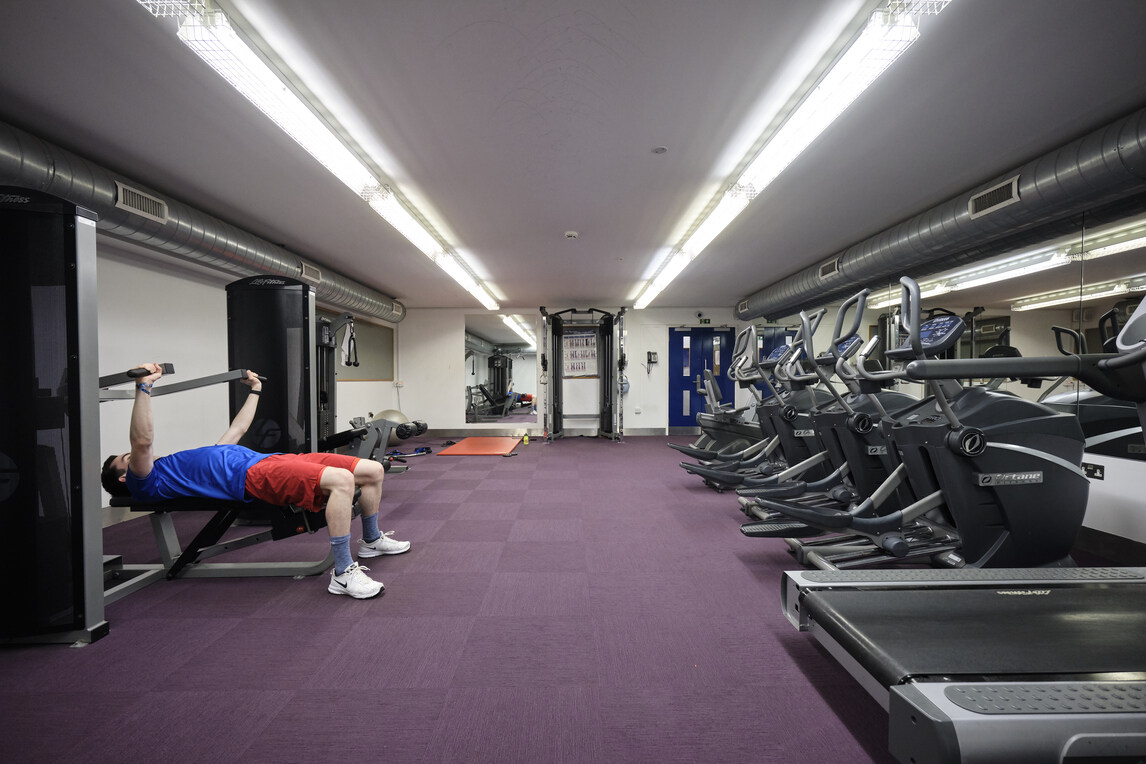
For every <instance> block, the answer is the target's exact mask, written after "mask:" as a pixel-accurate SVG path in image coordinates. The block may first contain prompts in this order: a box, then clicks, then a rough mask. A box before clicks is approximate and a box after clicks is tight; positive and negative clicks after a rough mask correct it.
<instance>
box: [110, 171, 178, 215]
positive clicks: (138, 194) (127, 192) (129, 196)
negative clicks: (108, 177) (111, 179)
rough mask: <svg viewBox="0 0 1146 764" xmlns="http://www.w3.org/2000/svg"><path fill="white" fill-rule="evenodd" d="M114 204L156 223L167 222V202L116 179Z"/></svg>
mask: <svg viewBox="0 0 1146 764" xmlns="http://www.w3.org/2000/svg"><path fill="white" fill-rule="evenodd" d="M115 206H116V208H118V209H121V210H127V211H128V212H130V213H132V214H134V215H139V216H140V217H143V218H147V219H148V220H154V221H155V222H156V223H166V222H167V202H165V201H163V200H162V199H160V198H159V197H156V196H152V195H151V194H147V193H144V192H143V191H140V190H139V189H138V188H132V187H131V186H127V185H124V184H123V183H121V182H120V181H118V180H117V181H116V182H115Z"/></svg>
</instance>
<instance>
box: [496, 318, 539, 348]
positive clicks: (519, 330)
mask: <svg viewBox="0 0 1146 764" xmlns="http://www.w3.org/2000/svg"><path fill="white" fill-rule="evenodd" d="M501 320H502V321H504V322H505V325H506V326H508V327H509V328H510V329H512V330H513V331H514V332H515V333H516V334H517V336H518V337H521V339H523V340H525V342H526V343H527V344H528V345H529V346H530V347H531V348H536V347H537V338H535V337H534V336H533V332H531V331H529V330H528V329H526V328H525V324H524V323H523V322H522V320H521V318H520V317H519V316H502V317H501Z"/></svg>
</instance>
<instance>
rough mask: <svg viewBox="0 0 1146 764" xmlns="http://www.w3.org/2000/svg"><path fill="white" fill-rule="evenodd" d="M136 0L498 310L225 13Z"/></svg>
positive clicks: (191, 4) (197, 0) (192, 1)
mask: <svg viewBox="0 0 1146 764" xmlns="http://www.w3.org/2000/svg"><path fill="white" fill-rule="evenodd" d="M138 2H139V4H140V5H142V6H144V7H145V8H146V9H147V10H148V11H150V12H151V13H152V14H153V15H155V16H156V17H176V18H181V19H182V21H181V22H180V25H179V32H178V36H179V39H180V40H182V41H183V42H184V43H185V44H186V45H187V47H189V48H190V49H191V50H192V51H194V53H195V54H196V55H197V56H199V58H201V59H202V60H203V61H204V62H206V63H207V64H208V65H209V66H210V67H211V68H212V69H214V70H215V71H216V72H217V73H218V74H219V76H221V77H222V78H223V79H225V80H226V81H227V82H228V83H230V85H231V86H232V87H234V88H235V89H236V90H237V91H239V92H240V93H241V94H242V95H243V96H244V97H245V98H246V99H247V100H248V101H250V102H251V103H252V104H254V105H255V106H256V107H257V108H258V109H259V110H260V111H261V112H263V113H264V114H266V115H267V117H269V118H270V119H271V121H273V122H274V123H275V124H276V125H278V126H279V127H280V128H282V130H283V131H284V132H285V133H286V134H287V135H289V136H290V137H291V138H293V139H294V140H295V142H297V143H298V144H299V146H301V147H302V148H303V149H305V150H306V151H307V152H308V153H309V154H310V155H311V156H313V157H314V158H315V159H316V160H318V162H319V163H320V164H322V166H323V167H325V168H326V169H327V170H329V171H330V172H331V173H332V174H333V175H334V176H335V177H336V178H338V179H339V180H340V181H342V183H344V184H345V185H346V186H347V187H348V188H350V189H351V190H352V191H353V192H354V193H355V194H357V195H358V196H360V197H361V198H362V199H364V200H365V201H366V202H367V203H368V204H369V205H370V207H371V208H372V209H373V210H374V211H375V212H377V213H378V214H379V215H380V216H381V217H382V219H383V220H385V221H386V222H387V223H389V224H390V225H391V226H392V227H393V228H394V229H395V230H396V231H398V233H400V234H402V236H404V237H405V238H406V239H407V240H408V241H409V242H410V243H411V244H413V245H414V246H415V247H417V248H418V250H419V251H421V252H422V253H423V254H425V255H426V256H427V257H429V258H430V259H431V260H433V261H434V262H435V263H437V264H438V265H439V266H440V267H441V268H442V270H444V271H445V272H446V273H447V274H449V275H450V277H451V278H453V279H454V281H457V282H458V283H459V284H461V285H462V287H464V288H465V290H466V291H467V292H469V293H470V294H471V295H473V296H474V297H475V298H476V299H477V300H478V302H480V303H481V304H482V305H483V306H485V307H486V308H488V309H489V310H497V308H498V305H497V301H496V300H494V299H493V297H492V295H491V294H490V292H489V289H488V288H487V287H486V286H485V285H484V284H481V283H479V281H478V279H477V278H476V277H475V276H474V274H473V272H472V271H471V270H470V268H469V267H468V266H467V265H466V264H465V263H464V261H462V259H461V258H460V257H457V255H456V253H453V252H451V251H450V249H449V248H448V247H447V246H445V245H444V244H443V243H442V242H441V241H440V240H439V239H438V237H437V236H435V234H434V233H433V232H432V231H430V230H429V229H428V228H427V227H426V226H425V225H423V224H422V223H421V222H420V221H419V220H418V217H417V216H416V215H415V213H416V210H415V211H413V212H412V211H411V210H412V206H410V205H409V204H408V202H404V201H403V200H401V199H399V198H398V196H399V195H398V194H397V193H396V192H395V191H394V189H392V188H391V187H390V186H388V185H385V184H384V183H382V182H381V181H380V180H379V179H378V178H377V177H376V175H375V173H374V172H373V171H372V170H371V169H370V168H368V167H367V166H366V165H365V164H363V162H362V160H360V159H359V158H358V156H357V155H355V154H354V152H352V151H351V150H350V149H348V148H347V147H346V145H345V144H344V143H343V142H342V140H341V139H339V138H338V137H337V136H336V135H335V134H334V133H333V132H332V131H331V130H330V129H329V128H328V127H327V126H326V124H324V123H323V121H322V120H320V119H319V118H318V117H317V116H315V114H314V112H312V111H311V110H310V108H309V107H308V106H307V104H306V103H304V102H303V101H302V100H301V99H300V98H299V97H298V96H296V95H295V93H294V91H292V90H291V89H290V88H288V87H287V86H286V85H285V84H284V83H283V81H282V80H281V79H280V78H279V76H278V74H276V73H275V72H274V71H272V70H271V68H270V67H268V66H267V65H266V64H265V63H264V62H263V60H262V59H261V58H260V57H259V56H258V54H256V53H255V51H253V50H252V49H251V48H250V47H248V46H247V44H246V43H245V42H244V41H243V40H242V38H240V37H239V35H238V34H236V33H235V31H234V30H233V29H232V28H231V24H230V22H229V21H228V20H227V17H226V15H225V14H224V13H223V12H222V11H218V10H213V9H209V8H207V7H206V3H205V2H202V1H201V0H183V1H182V2H174V1H173V2H159V1H157V0H138Z"/></svg>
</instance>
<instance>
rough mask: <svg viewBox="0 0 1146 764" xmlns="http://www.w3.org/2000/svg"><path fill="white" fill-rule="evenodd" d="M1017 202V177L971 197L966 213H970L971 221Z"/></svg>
mask: <svg viewBox="0 0 1146 764" xmlns="http://www.w3.org/2000/svg"><path fill="white" fill-rule="evenodd" d="M1017 201H1019V176H1018V175H1016V176H1015V177H1013V178H1011V179H1010V180H1005V181H1003V182H1002V183H1000V184H999V185H997V186H991V187H990V188H988V189H987V190H986V191H982V192H980V193H978V194H975V195H974V196H972V197H971V198H970V200H968V202H967V211H968V212H970V213H971V219H972V220H974V219H975V218H978V217H982V216H983V215H989V214H991V213H992V212H995V211H996V210H1000V209H1002V208H1003V207H1006V206H1007V205H1008V204H1014V203H1015V202H1017Z"/></svg>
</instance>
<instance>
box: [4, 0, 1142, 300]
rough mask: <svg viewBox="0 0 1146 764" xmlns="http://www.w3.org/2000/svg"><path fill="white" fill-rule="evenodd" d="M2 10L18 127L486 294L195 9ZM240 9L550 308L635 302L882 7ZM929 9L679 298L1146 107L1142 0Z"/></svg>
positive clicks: (748, 281)
mask: <svg viewBox="0 0 1146 764" xmlns="http://www.w3.org/2000/svg"><path fill="white" fill-rule="evenodd" d="M0 5H2V6H3V8H2V11H3V26H2V28H0V42H2V44H0V119H3V120H4V121H7V122H10V123H12V124H14V125H16V126H18V127H21V128H23V129H26V130H28V131H30V132H32V133H34V134H36V135H38V136H40V137H43V138H45V139H47V140H49V141H52V142H54V143H56V144H59V145H61V146H63V147H65V148H68V149H70V150H72V151H75V152H76V153H78V154H80V155H81V156H84V157H86V158H88V159H91V160H93V161H95V162H97V163H100V164H103V165H105V166H107V167H109V168H111V169H113V170H116V171H118V172H122V173H123V174H124V175H126V176H127V177H129V178H131V179H133V180H136V181H138V182H140V183H143V184H146V185H149V186H151V187H152V188H154V189H156V190H158V191H160V192H162V193H165V194H169V195H170V196H172V197H174V198H176V199H178V200H180V201H183V202H185V203H187V204H190V205H192V206H195V207H199V208H201V209H204V210H206V211H207V212H210V213H212V214H214V215H216V216H218V217H220V218H223V219H224V220H227V221H229V222H232V223H235V224H237V225H239V226H240V227H243V228H246V229H247V230H250V231H252V232H253V233H256V234H258V235H260V236H263V237H265V238H267V239H268V240H270V241H272V242H275V243H278V244H282V245H284V246H286V247H287V248H289V249H291V250H293V251H296V252H298V253H299V254H301V255H303V256H305V257H307V258H309V259H312V260H314V261H316V262H318V263H321V264H322V265H324V266H325V267H327V268H331V269H334V270H337V271H339V272H341V273H343V274H344V275H346V276H348V277H350V278H352V279H355V280H357V281H360V282H361V283H363V284H365V285H366V286H369V287H371V288H373V289H377V290H378V291H380V292H382V293H384V294H387V295H390V296H393V297H396V298H398V299H399V300H400V301H402V302H403V303H404V304H405V305H406V306H407V307H411V308H417V307H457V308H473V312H475V313H478V312H481V308H480V306H478V305H477V303H476V301H474V299H473V298H472V297H470V296H469V295H467V294H466V293H465V292H464V291H463V290H462V289H461V288H460V287H458V286H457V285H456V284H455V283H454V282H453V281H452V280H451V279H449V277H447V276H446V275H445V274H443V273H442V272H441V271H439V270H438V269H437V268H436V267H434V266H433V265H432V264H431V263H430V262H429V261H428V260H427V258H425V257H424V256H423V255H421V254H420V253H419V252H418V251H417V250H416V249H414V247H413V246H412V245H410V244H409V243H407V242H406V241H405V240H404V239H403V238H402V237H401V236H399V235H398V234H397V233H396V232H394V231H393V230H392V229H390V228H389V227H388V226H387V225H386V224H385V223H384V222H382V221H381V219H379V218H378V217H377V216H376V215H375V214H374V213H373V212H372V211H371V210H370V209H369V208H368V207H367V206H366V205H365V204H364V203H362V202H361V201H360V200H359V199H357V197H355V195H354V194H353V193H352V192H350V191H349V190H347V189H346V188H345V187H343V186H342V185H341V184H340V183H339V182H338V181H336V180H335V179H334V178H333V177H332V176H330V175H329V174H328V173H327V172H326V171H325V170H324V169H322V168H321V167H319V166H318V165H317V164H316V163H315V162H314V160H312V159H311V158H310V157H309V155H307V154H305V153H304V152H303V151H302V150H300V149H299V148H298V147H297V146H296V145H295V144H293V143H292V142H291V140H290V139H289V138H287V137H285V135H283V134H282V133H281V132H280V131H279V130H278V129H277V128H275V127H274V126H273V125H271V124H270V122H269V121H268V120H267V119H266V118H264V117H263V116H262V115H261V114H259V113H257V112H256V111H255V110H254V109H253V107H251V106H250V105H249V104H248V103H247V102H246V101H244V100H243V99H242V98H241V97H240V96H239V95H237V94H236V93H235V92H234V91H233V90H231V88H230V87H229V86H227V85H226V84H225V83H224V82H223V81H222V80H221V79H219V78H218V77H217V76H216V75H215V74H214V73H213V72H212V71H210V70H209V69H208V68H207V67H206V66H205V65H203V64H202V63H201V62H200V61H199V60H198V59H197V58H195V57H194V55H193V54H191V53H190V51H188V50H187V49H186V48H185V47H184V46H183V45H182V44H180V43H179V42H178V41H177V39H176V37H175V34H174V23H173V22H172V21H171V20H157V19H155V18H154V17H152V16H151V15H150V14H149V13H148V12H147V11H146V10H145V9H143V8H142V7H141V6H139V5H138V4H137V3H136V2H135V0H87V1H86V2H82V3H77V2H74V1H73V0H36V1H35V2H10V1H9V0H0ZM223 5H225V6H227V7H230V8H233V9H235V10H237V11H238V12H239V13H240V14H241V16H242V17H243V18H245V20H246V23H247V24H248V25H249V26H250V27H251V28H252V29H253V30H254V31H256V32H257V34H258V35H260V36H261V37H262V38H263V39H264V40H265V41H266V42H268V43H270V44H271V45H272V46H273V47H274V48H275V49H276V50H277V51H278V52H279V53H280V54H281V55H282V56H283V57H284V58H289V60H290V62H291V65H292V68H293V69H294V70H295V72H296V74H297V75H298V76H299V77H300V78H301V79H302V80H303V81H304V82H305V84H306V85H307V86H308V87H310V88H311V89H312V90H314V91H316V92H320V93H321V94H322V96H323V98H324V100H325V101H326V103H327V106H328V107H329V108H330V109H331V111H333V112H335V113H336V114H337V115H338V117H339V119H340V121H341V122H342V123H343V125H344V126H345V127H346V129H347V130H348V131H349V132H350V133H351V134H352V135H353V136H354V138H355V139H356V140H357V141H358V143H359V144H360V145H362V147H363V148H365V149H366V150H368V151H370V152H371V153H373V154H374V155H375V157H376V159H377V161H378V163H379V165H380V166H381V167H382V168H383V169H384V170H385V171H386V173H387V174H388V175H389V176H390V178H391V179H392V180H393V181H395V182H396V183H397V184H398V185H399V186H400V187H401V188H403V189H404V191H405V192H406V193H407V195H408V196H409V197H410V198H411V199H412V200H413V201H414V202H415V203H417V204H418V205H420V206H421V207H422V209H423V210H424V211H425V212H426V213H427V214H428V215H429V216H430V217H431V219H432V220H433V221H434V222H435V223H437V224H438V225H439V226H440V228H441V230H442V231H443V233H445V234H446V235H447V236H448V238H449V239H450V241H452V242H453V243H454V245H455V246H456V248H457V249H458V250H460V251H461V252H463V253H465V254H466V255H467V256H468V257H469V258H470V259H471V262H472V264H473V265H474V267H475V269H476V270H477V271H478V274H479V275H480V276H482V277H483V278H485V279H487V280H488V281H489V282H490V283H491V285H492V286H493V288H494V289H495V291H496V292H498V293H499V297H500V301H501V303H502V305H503V306H505V307H507V308H520V309H529V310H535V309H536V307H537V306H538V305H545V306H547V307H549V308H551V309H560V308H563V307H570V306H576V307H591V306H597V307H601V306H618V305H625V304H631V301H632V297H633V295H632V291H633V287H634V286H635V285H636V284H637V283H638V282H639V281H640V280H641V279H642V278H643V277H645V276H647V272H648V270H649V268H650V265H651V264H652V263H653V261H654V258H655V256H656V255H657V253H658V251H660V250H661V249H662V248H663V247H666V246H668V245H670V244H672V243H673V242H674V241H675V240H676V239H677V238H679V235H680V233H681V231H680V225H681V220H682V218H684V217H685V216H686V215H687V213H689V212H690V211H692V212H695V211H696V209H697V206H698V205H700V206H703V204H704V203H705V202H706V201H707V200H708V199H709V198H711V195H712V194H713V192H714V191H716V190H717V189H718V188H720V186H721V184H722V183H723V182H724V181H725V180H726V179H727V176H728V175H729V174H730V173H731V171H732V170H733V168H734V167H735V165H736V164H737V162H738V161H740V159H741V158H742V152H743V150H744V148H746V146H747V145H750V144H751V142H752V137H753V136H754V135H755V134H756V133H757V132H758V131H759V130H760V129H761V128H762V126H763V123H764V122H766V120H767V119H768V118H769V117H770V116H771V114H772V113H773V112H774V111H775V110H776V108H777V107H778V106H779V104H781V103H782V102H783V101H784V100H785V99H786V98H787V97H788V95H789V93H790V92H791V90H792V88H793V87H794V86H795V85H796V84H797V83H798V82H799V81H800V80H801V79H802V78H803V77H804V76H805V75H806V74H807V72H808V71H809V69H810V68H811V67H812V66H813V65H814V64H815V63H816V62H817V61H818V59H819V58H820V56H821V55H822V54H823V52H824V51H825V50H826V49H827V48H828V47H829V46H830V45H831V44H832V43H833V42H834V40H835V38H836V37H837V36H838V34H839V32H840V30H841V29H842V28H843V27H844V26H845V25H846V24H847V23H848V22H849V21H850V20H851V19H852V17H853V16H854V15H855V13H856V12H857V11H858V10H859V9H860V8H861V7H862V6H863V3H862V2H860V0H820V1H813V0H804V1H803V2H792V0H708V2H699V1H695V2H692V1H686V0H676V1H675V2H670V1H668V0H576V1H574V0H565V1H561V0H518V1H516V2H512V1H510V0H423V1H422V2H409V0H337V1H336V2H322V3H319V2H313V0H230V2H227V3H223ZM927 21H928V22H929V23H928V24H927V25H926V26H924V27H923V30H922V31H923V35H922V37H921V39H920V40H919V41H918V42H917V43H916V45H915V46H914V47H912V48H911V49H910V50H909V51H908V53H907V54H906V55H905V56H904V57H903V58H902V59H901V60H900V61H899V62H897V63H896V64H895V65H894V67H893V68H892V69H891V70H889V71H888V72H887V73H886V74H885V76H884V77H883V78H881V79H880V80H879V81H878V82H877V83H876V84H875V85H874V86H873V87H872V88H871V89H870V90H869V91H868V92H867V93H866V94H865V95H864V96H862V97H861V99H860V100H859V101H857V102H856V103H854V104H853V105H852V106H851V107H850V108H849V110H848V111H847V112H846V113H845V114H844V116H843V117H842V118H841V119H840V120H839V121H837V123H836V124H835V125H834V126H833V127H831V128H830V129H829V130H828V131H827V132H826V133H825V134H824V135H822V136H821V137H820V138H819V139H818V140H817V141H815V142H814V143H813V145H812V146H811V148H810V149H809V150H808V151H807V152H806V153H805V154H804V155H803V156H802V157H801V158H800V159H798V160H797V161H796V163H795V164H794V165H792V166H791V167H790V168H789V169H788V170H787V171H786V172H785V173H784V174H783V175H782V176H781V177H780V178H779V179H778V180H777V181H776V182H775V183H773V184H772V185H771V186H770V187H768V188H767V189H765V190H764V191H763V193H761V194H760V195H759V196H758V197H757V198H756V199H755V200H754V201H753V202H752V203H751V204H750V205H749V207H748V208H747V210H746V211H745V212H744V213H743V214H742V215H741V216H740V217H739V218H738V219H737V220H736V221H735V222H734V223H733V224H732V225H731V226H729V228H728V229H726V230H725V232H724V233H723V234H722V235H720V236H719V237H718V238H717V239H716V240H715V241H714V242H713V243H712V245H710V246H709V248H708V249H707V250H706V251H705V252H704V253H703V254H702V256H701V257H699V258H698V259H697V260H696V261H695V262H694V263H693V264H692V265H691V266H690V267H689V268H688V269H687V270H686V271H685V272H684V274H683V275H682V276H681V277H680V278H678V279H677V281H676V282H674V283H673V284H672V285H671V286H670V287H669V288H668V289H666V290H665V291H664V292H663V293H662V295H661V296H660V297H659V298H658V299H657V300H656V301H655V302H654V303H653V306H654V307H689V306H707V307H719V306H732V305H734V304H735V303H736V302H737V301H738V300H739V299H741V298H742V297H744V296H746V295H748V294H750V293H752V292H755V291H756V290H758V289H760V288H762V287H764V286H767V285H768V284H771V283H773V282H774V281H776V280H778V279H780V278H782V277H784V276H785V275H788V274H790V273H792V272H794V271H796V270H798V269H800V268H801V267H803V266H806V265H808V264H810V263H813V262H817V261H820V260H823V259H824V258H826V257H828V256H830V255H832V254H834V253H836V252H838V251H840V250H842V249H844V248H845V247H847V246H848V245H850V244H853V243H855V242H857V241H860V240H862V239H864V238H867V237H868V236H870V235H872V234H874V233H877V232H879V231H881V230H883V229H885V228H887V227H889V226H890V225H892V224H895V223H897V222H899V221H901V220H904V219H906V218H908V217H911V216H913V215H915V214H917V213H919V212H921V211H923V210H925V209H927V208H929V207H931V206H933V205H935V204H936V203H938V202H941V201H944V200H946V199H948V198H950V197H952V196H955V195H957V194H959V193H961V192H963V191H965V190H967V189H968V188H970V187H971V186H974V185H976V184H979V183H981V182H984V181H986V180H989V179H991V178H993V177H995V176H998V175H1000V174H1001V173H1003V172H1006V171H1007V170H1010V169H1012V168H1014V167H1017V166H1018V165H1020V164H1022V163H1023V162H1025V161H1027V160H1029V159H1031V158H1034V157H1037V156H1039V155H1041V154H1043V153H1046V152H1047V151H1049V150H1051V149H1054V148H1057V147H1059V146H1061V145H1063V144H1065V143H1067V142H1068V141H1069V140H1072V139H1074V138H1076V137H1078V136H1079V135H1081V134H1083V133H1086V132H1088V131H1090V130H1091V129H1094V128H1096V127H1099V126H1101V125H1104V124H1106V123H1108V122H1110V121H1112V120H1113V119H1115V118H1117V117H1120V116H1122V115H1124V114H1126V113H1128V112H1130V111H1132V110H1134V109H1135V108H1138V107H1141V106H1143V105H1146V45H1144V44H1143V42H1142V39H1143V33H1144V32H1146V3H1144V2H1141V0H1088V1H1087V2H1080V1H1079V0H1007V1H1006V2H999V0H956V2H955V3H953V4H952V5H951V6H950V7H948V8H947V9H946V10H945V11H944V12H943V13H942V14H941V15H940V16H938V17H935V18H932V19H928V20H927ZM730 145H732V146H739V148H732V149H730V148H729V146H730ZM657 146H666V147H667V148H668V151H667V152H665V153H663V154H654V153H653V151H652V149H653V148H654V147H657ZM568 230H576V231H577V232H578V233H579V237H578V238H577V239H576V240H575V241H571V240H567V239H566V238H565V236H564V233H565V231H568Z"/></svg>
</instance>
